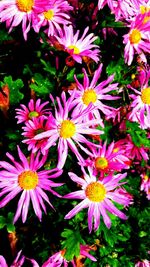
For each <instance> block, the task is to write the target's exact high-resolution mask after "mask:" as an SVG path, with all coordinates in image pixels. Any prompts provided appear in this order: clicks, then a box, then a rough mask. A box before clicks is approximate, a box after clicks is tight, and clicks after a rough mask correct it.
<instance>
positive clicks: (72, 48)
mask: <svg viewBox="0 0 150 267" xmlns="http://www.w3.org/2000/svg"><path fill="white" fill-rule="evenodd" d="M88 30H89V27H86V28H85V30H84V32H83V34H82V36H81V37H79V35H80V31H79V30H77V31H76V33H75V34H74V29H73V27H72V25H69V26H66V25H64V28H63V31H62V32H61V33H60V35H59V36H55V37H56V39H57V41H58V42H59V44H60V45H62V46H63V47H64V50H65V51H66V52H68V53H69V54H70V55H71V56H72V58H73V59H74V60H75V61H77V62H78V63H82V58H83V57H89V58H91V59H93V60H94V61H95V62H96V63H97V62H98V61H99V57H98V54H99V52H100V50H99V46H98V45H96V44H94V41H95V40H96V39H97V36H94V34H93V33H90V34H88V35H87V32H88Z"/></svg>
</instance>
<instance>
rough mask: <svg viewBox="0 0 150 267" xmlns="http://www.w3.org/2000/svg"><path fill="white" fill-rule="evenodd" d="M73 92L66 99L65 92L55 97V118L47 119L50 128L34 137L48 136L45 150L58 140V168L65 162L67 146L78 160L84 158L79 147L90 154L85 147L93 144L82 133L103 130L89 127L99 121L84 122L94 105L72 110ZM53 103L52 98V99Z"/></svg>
mask: <svg viewBox="0 0 150 267" xmlns="http://www.w3.org/2000/svg"><path fill="white" fill-rule="evenodd" d="M73 99H74V93H73V94H72V95H71V97H69V98H68V100H67V99H66V94H65V92H63V93H62V94H61V97H60V98H59V97H57V98H56V101H57V104H58V107H55V118H54V117H53V120H51V119H50V120H49V127H51V129H50V130H48V131H45V132H43V133H40V134H38V135H37V136H35V137H34V140H41V139H43V138H48V140H47V145H46V146H45V151H47V150H48V149H49V148H50V147H51V146H53V145H55V143H56V141H57V140H58V145H57V148H58V165H57V166H58V168H62V167H63V166H64V164H65V162H66V158H67V156H68V148H70V149H71V150H72V151H73V153H74V154H75V155H76V157H77V158H78V160H79V161H81V162H83V161H84V159H83V157H82V156H81V154H80V152H79V150H78V149H81V150H82V151H84V152H85V153H87V154H88V155H91V152H90V150H88V149H87V148H86V147H85V145H86V146H87V147H91V146H92V145H94V144H93V143H92V142H90V141H89V140H88V139H86V138H85V137H84V135H90V134H93V135H100V134H102V133H103V131H100V130H98V129H95V128H90V127H91V126H95V125H97V124H99V121H98V120H96V119H92V120H91V121H88V122H84V121H83V117H84V116H87V114H88V113H89V112H91V111H92V110H93V109H94V106H93V105H92V104H90V105H89V106H88V107H87V108H86V109H85V110H83V111H82V112H80V113H79V112H78V111H77V112H76V113H75V112H73V110H74V109H73V108H74V104H73ZM52 101H53V103H54V99H52Z"/></svg>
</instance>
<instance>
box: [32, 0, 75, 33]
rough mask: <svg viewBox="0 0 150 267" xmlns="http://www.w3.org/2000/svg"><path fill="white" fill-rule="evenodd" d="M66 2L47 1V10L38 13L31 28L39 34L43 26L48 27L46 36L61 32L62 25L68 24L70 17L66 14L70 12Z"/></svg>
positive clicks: (57, 0)
mask: <svg viewBox="0 0 150 267" xmlns="http://www.w3.org/2000/svg"><path fill="white" fill-rule="evenodd" d="M72 9H73V7H71V6H70V5H69V4H68V2H67V1H60V0H52V1H49V9H48V10H47V11H44V12H42V13H39V14H38V16H36V17H35V20H34V22H33V28H34V30H35V31H36V32H39V30H40V28H41V27H43V26H48V29H47V30H46V32H47V34H48V36H54V35H56V34H58V33H59V32H61V31H62V25H67V24H68V23H69V19H70V16H69V15H68V14H67V13H68V11H69V10H72Z"/></svg>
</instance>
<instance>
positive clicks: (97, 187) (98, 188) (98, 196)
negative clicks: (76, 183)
mask: <svg viewBox="0 0 150 267" xmlns="http://www.w3.org/2000/svg"><path fill="white" fill-rule="evenodd" d="M85 194H86V196H87V198H88V199H89V200H91V201H93V202H101V201H103V200H104V198H105V196H106V189H105V186H104V185H103V184H101V183H100V182H92V183H90V184H89V185H88V186H87V188H86V190H85Z"/></svg>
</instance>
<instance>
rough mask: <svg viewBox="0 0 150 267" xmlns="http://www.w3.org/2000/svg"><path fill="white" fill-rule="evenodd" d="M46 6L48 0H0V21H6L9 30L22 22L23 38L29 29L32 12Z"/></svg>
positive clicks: (39, 10) (25, 37) (36, 11)
mask: <svg viewBox="0 0 150 267" xmlns="http://www.w3.org/2000/svg"><path fill="white" fill-rule="evenodd" d="M46 8H48V0H2V1H0V21H1V22H4V21H6V26H7V27H8V28H9V32H10V31H11V30H12V29H13V28H14V27H16V26H18V25H19V24H20V23H21V22H22V31H23V36H24V39H25V40H27V33H28V32H29V31H30V28H31V23H32V18H33V14H36V13H38V12H42V11H43V10H45V9H46Z"/></svg>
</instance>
